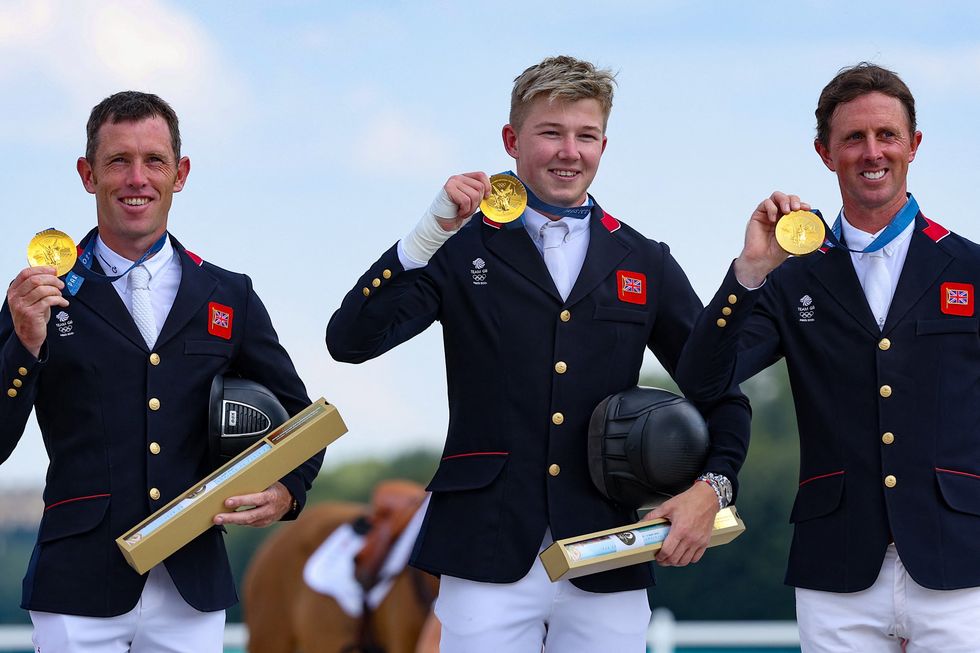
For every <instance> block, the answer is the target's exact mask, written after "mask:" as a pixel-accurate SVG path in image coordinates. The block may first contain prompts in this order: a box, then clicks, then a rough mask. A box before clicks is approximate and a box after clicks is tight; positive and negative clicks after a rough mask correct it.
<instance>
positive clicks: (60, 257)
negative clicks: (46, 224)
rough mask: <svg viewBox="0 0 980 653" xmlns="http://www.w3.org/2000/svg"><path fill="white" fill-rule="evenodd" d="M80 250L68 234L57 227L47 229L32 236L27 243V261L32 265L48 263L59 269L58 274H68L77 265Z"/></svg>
mask: <svg viewBox="0 0 980 653" xmlns="http://www.w3.org/2000/svg"><path fill="white" fill-rule="evenodd" d="M76 258H78V250H77V249H76V248H75V242H74V241H73V240H72V239H71V236H69V235H68V234H66V233H64V232H62V231H58V230H57V229H45V230H44V231H40V232H38V233H37V234H35V235H34V237H33V238H31V242H30V243H28V245H27V262H28V263H29V264H30V266H31V267H38V266H43V265H48V266H51V267H53V268H55V269H56V270H57V272H55V275H56V276H59V277H60V276H62V275H64V274H67V273H68V271H69V270H71V268H72V266H73V265H75V259H76Z"/></svg>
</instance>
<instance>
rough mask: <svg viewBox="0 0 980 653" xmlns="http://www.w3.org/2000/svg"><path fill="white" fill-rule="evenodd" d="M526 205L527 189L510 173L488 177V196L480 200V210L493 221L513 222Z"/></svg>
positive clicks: (521, 213)
mask: <svg viewBox="0 0 980 653" xmlns="http://www.w3.org/2000/svg"><path fill="white" fill-rule="evenodd" d="M526 206H527V189H526V188H524V184H522V183H521V180H520V179H518V178H517V177H514V176H512V175H506V174H499V175H494V176H492V177H490V197H486V198H484V199H483V201H481V202H480V210H481V211H483V215H485V216H487V217H488V218H490V219H491V220H493V221H494V222H499V223H501V224H503V223H507V222H513V221H514V220H516V219H517V218H519V217H521V215H523V213H524V208H525V207H526Z"/></svg>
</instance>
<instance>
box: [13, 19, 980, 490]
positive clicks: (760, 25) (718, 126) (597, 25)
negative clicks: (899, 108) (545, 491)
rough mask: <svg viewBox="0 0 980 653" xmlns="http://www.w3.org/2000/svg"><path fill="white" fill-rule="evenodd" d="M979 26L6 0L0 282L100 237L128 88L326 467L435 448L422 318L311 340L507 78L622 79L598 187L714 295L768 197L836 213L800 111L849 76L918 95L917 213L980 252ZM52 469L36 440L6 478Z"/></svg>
mask: <svg viewBox="0 0 980 653" xmlns="http://www.w3.org/2000/svg"><path fill="white" fill-rule="evenodd" d="M978 25H980V5H977V4H975V3H972V2H966V1H951V2H941V3H940V2H936V3H925V2H889V3H884V2H875V1H870V2H862V3H854V2H837V1H827V2H816V1H811V2H785V1H784V2H752V1H746V2H738V3H735V2H722V1H720V0H719V1H717V2H707V1H692V2H665V1H662V2H658V1H652V0H651V1H646V2H640V1H635V2H628V1H624V0H618V1H617V0H612V1H608V2H604V3H596V2H581V1H578V0H571V1H569V2H564V3H560V4H556V3H543V2H523V3H510V4H504V3H463V2H426V1H424V0H423V1H416V2H380V1H379V2H371V1H359V2H312V1H301V0H291V1H290V0H284V1H280V2H275V3H259V2H231V1H227V0H213V1H211V2H192V1H190V0H186V1H167V0H126V1H119V2H109V1H100V0H92V1H91V2H85V3H81V2H72V1H67V0H66V1H64V2H55V1H52V0H0V97H2V98H3V100H2V102H0V151H2V153H3V156H2V157H0V225H2V228H3V232H2V233H3V238H2V239H0V277H5V278H8V279H12V278H13V277H14V275H15V274H16V273H17V271H18V270H20V269H21V268H22V267H23V265H24V264H25V258H26V254H25V247H26V244H27V242H28V240H29V239H30V237H31V236H32V235H33V234H34V232H36V231H38V230H40V229H42V228H45V227H49V226H55V227H58V228H60V229H62V230H65V231H67V232H69V233H71V234H73V235H74V236H75V237H76V238H78V237H81V236H82V235H83V234H84V233H85V232H86V231H88V229H89V228H91V226H92V225H93V224H94V222H95V213H94V207H95V205H94V200H93V199H92V197H91V196H89V195H88V194H87V193H85V191H84V190H83V189H82V187H81V184H80V183H79V180H78V177H77V175H76V173H75V160H76V158H77V157H78V156H79V155H80V154H81V153H82V151H83V149H84V145H85V141H84V124H85V120H86V118H87V116H88V112H89V110H90V109H91V107H92V106H93V105H94V104H95V103H97V102H98V101H99V100H101V99H102V98H103V97H105V96H106V95H108V94H110V93H112V92H115V91H117V90H122V89H125V88H135V89H139V90H147V91H151V92H155V93H158V94H159V95H161V96H163V97H164V98H165V99H167V100H168V101H170V102H171V104H173V106H174V107H175V108H176V110H177V112H178V114H179V115H180V117H181V121H182V136H183V141H184V150H185V152H184V153H185V154H187V155H188V156H190V158H191V163H192V170H191V174H190V178H189V180H188V184H187V187H186V188H185V190H184V191H183V192H182V193H180V194H179V195H177V196H176V197H175V201H174V207H173V209H172V211H171V215H170V227H171V230H172V231H173V233H174V234H175V235H176V236H177V237H178V238H179V239H180V240H181V241H182V242H183V243H184V244H185V245H187V246H188V247H189V248H191V249H192V250H194V251H196V252H198V253H199V254H201V255H202V256H204V257H205V258H207V259H208V260H210V261H212V262H214V263H216V264H218V265H221V266H223V267H226V268H230V269H233V270H240V271H245V272H247V273H249V274H250V276H252V278H253V280H254V282H255V286H256V288H257V290H258V291H259V293H260V295H261V296H262V298H263V300H264V301H265V302H266V304H267V305H268V307H269V309H270V312H271V313H272V316H273V320H274V321H275V323H276V325H277V328H278V330H279V333H280V336H281V339H282V341H283V342H284V344H285V345H286V347H287V349H288V350H289V351H290V353H291V354H292V355H293V357H294V359H295V361H296V364H297V367H298V368H299V370H300V373H301V374H302V376H303V378H304V379H305V381H306V383H307V385H308V387H309V391H310V394H311V395H312V396H313V397H317V396H321V395H322V396H324V397H326V398H327V399H328V400H329V401H331V402H332V403H334V404H336V405H337V406H338V407H339V408H340V410H341V412H342V414H343V415H344V417H345V419H346V420H347V422H348V425H349V426H350V428H351V431H350V433H349V434H348V435H346V436H344V437H343V438H342V439H341V440H340V441H339V442H338V443H337V444H335V445H332V447H331V449H330V451H329V452H328V464H330V463H332V462H339V461H342V460H347V459H350V458H351V457H356V456H359V455H362V454H370V455H374V454H377V455H384V454H388V453H391V452H394V451H397V450H400V449H403V448H406V447H410V446H414V445H419V444H428V445H431V446H439V445H440V444H441V442H442V438H443V434H444V432H445V423H446V417H447V415H446V408H445V380H444V370H443V358H442V351H441V338H440V332H439V327H438V325H435V326H434V327H433V328H430V329H429V331H427V332H426V333H425V334H423V335H422V336H420V337H418V338H416V339H415V340H413V341H411V342H409V343H406V344H405V345H402V346H401V347H400V348H399V349H397V350H395V351H392V352H390V353H388V354H386V355H385V356H384V357H382V358H380V359H378V360H375V361H372V362H369V363H366V364H363V365H360V366H349V365H342V364H339V363H335V362H334V361H332V360H331V359H330V357H329V356H328V354H327V352H326V349H325V347H324V346H323V332H324V328H325V325H326V322H327V320H328V319H329V316H330V315H331V313H332V312H333V310H334V309H335V308H336V306H337V305H338V304H339V302H340V300H341V298H342V296H343V294H344V293H345V292H346V291H347V289H348V288H349V287H350V286H351V285H352V284H353V283H354V281H355V280H356V278H357V277H358V276H359V274H360V273H361V272H362V271H363V269H365V268H366V267H367V265H368V264H369V263H370V262H372V261H373V260H374V259H375V258H376V257H377V256H378V255H379V254H380V253H381V252H382V251H383V250H384V249H386V248H387V247H388V246H390V245H391V244H392V243H394V242H395V241H396V240H397V239H398V238H400V237H401V236H402V235H403V234H404V233H405V232H406V231H407V230H408V229H409V228H411V227H412V226H413V225H414V224H415V222H416V221H417V219H418V217H419V215H421V212H422V211H423V210H424V209H425V208H426V207H427V206H428V205H429V203H430V201H431V199H432V197H433V196H434V195H435V193H436V192H437V191H438V189H439V187H440V186H441V185H442V183H443V182H444V181H445V179H446V178H447V177H448V176H450V175H451V174H453V173H456V172H462V171H469V170H486V171H488V172H496V171H499V170H504V169H507V168H510V167H512V162H511V160H510V159H509V158H508V157H507V156H506V155H505V153H504V151H503V148H502V147H501V142H500V128H501V126H502V125H503V124H504V123H505V122H506V117H507V112H508V103H509V93H510V87H511V83H512V80H513V78H514V77H515V76H516V75H517V74H518V73H520V72H521V71H522V70H523V69H524V68H526V67H527V66H529V65H531V64H533V63H536V62H537V61H539V60H540V59H542V58H543V57H545V56H548V55H552V54H557V53H567V54H572V55H575V56H578V57H581V58H585V59H589V60H591V61H594V62H596V63H598V64H600V65H603V66H606V67H610V68H613V69H614V70H616V71H618V73H619V75H618V81H619V87H618V91H617V95H616V99H615V104H614V107H613V111H612V116H611V118H610V122H609V131H608V136H609V146H608V148H607V150H606V153H605V155H604V157H603V162H602V166H601V168H600V171H599V175H598V177H597V179H596V183H595V184H594V185H593V188H592V191H593V194H594V195H595V196H596V198H597V199H598V200H599V202H600V203H601V204H602V206H603V207H604V208H605V209H606V210H607V211H609V212H610V213H612V214H613V215H615V216H616V217H618V218H620V219H622V220H624V221H626V222H628V223H630V224H631V225H633V226H635V227H637V228H638V229H640V230H641V231H643V232H644V233H645V234H646V235H648V236H650V237H652V238H656V239H658V240H663V241H665V242H667V243H669V244H670V246H671V249H672V251H673V252H674V255H675V256H676V257H677V259H678V260H679V261H680V263H681V264H682V265H683V266H684V268H685V269H686V270H687V272H688V274H689V276H690V277H691V280H692V283H693V284H694V286H695V289H696V290H697V291H698V293H699V294H700V295H701V297H702V298H707V297H709V296H710V294H711V293H712V291H713V289H714V287H715V286H716V284H717V283H718V282H719V281H720V280H721V277H722V275H723V272H724V270H725V269H726V267H727V265H728V263H729V261H730V260H731V259H732V258H733V257H734V256H735V255H736V254H737V253H738V250H739V248H740V245H741V239H742V233H743V230H744V224H745V221H746V219H747V218H748V215H749V213H750V212H751V210H752V208H753V207H754V206H755V205H756V204H757V203H758V201H759V200H760V199H761V198H762V197H764V196H765V195H767V194H768V193H769V192H770V191H771V190H773V189H775V188H779V189H784V190H790V191H793V192H796V193H799V194H800V195H801V196H803V197H804V198H805V199H807V200H809V201H810V202H811V203H812V204H813V205H814V206H817V207H819V208H822V209H823V210H824V212H825V213H834V212H836V211H837V209H838V207H839V195H838V191H837V186H836V181H835V178H834V177H833V175H832V174H831V173H829V172H828V171H827V170H826V169H825V168H823V166H822V164H821V163H820V161H819V159H818V158H817V156H816V154H815V153H814V151H813V147H812V139H813V132H814V119H813V108H814V105H815V102H816V98H817V96H818V94H819V92H820V89H821V88H822V87H823V85H824V84H825V83H826V82H827V81H829V79H830V78H831V77H832V76H833V75H834V73H835V72H836V71H837V70H838V69H839V68H841V67H842V66H845V65H849V64H852V63H855V62H857V61H860V60H870V61H874V62H876V63H880V64H882V65H885V66H888V67H891V68H893V69H894V70H896V71H898V72H899V73H900V74H901V75H902V76H903V78H904V79H905V81H906V82H907V83H908V84H909V86H910V87H911V89H912V91H913V93H914V94H915V96H916V99H917V103H918V119H919V128H920V129H921V130H922V131H923V133H924V138H923V142H922V146H921V148H920V150H919V155H918V157H917V159H916V161H915V162H914V163H913V164H912V168H911V174H910V189H911V190H912V191H913V192H914V193H915V194H916V197H917V198H918V200H919V204H920V205H921V206H922V208H923V210H924V212H925V213H926V214H927V215H929V216H930V217H931V218H933V219H935V220H937V221H939V222H941V223H942V224H944V225H945V226H947V227H949V228H951V229H953V230H954V231H957V232H959V233H962V234H964V235H965V236H967V237H969V238H971V239H973V240H980V226H978V223H977V220H976V219H975V218H974V216H973V215H972V211H973V206H972V204H973V191H974V189H975V188H976V187H977V186H978V183H980V147H978V146H980V135H978V133H977V130H976V129H975V128H974V127H972V126H971V125H972V124H973V120H974V118H971V116H975V115H976V113H977V109H976V107H977V105H978V101H980V31H978V30H977V26H978ZM513 328H515V329H518V328H520V325H513ZM650 365H651V369H653V368H654V367H655V363H654V361H653V359H652V357H651V361H650ZM479 376H480V372H479V370H474V371H473V377H474V384H477V383H478V382H479ZM44 469H45V456H44V452H43V448H42V446H41V443H40V436H39V434H38V432H37V430H36V427H34V426H33V425H32V426H31V427H30V428H29V429H28V431H27V432H26V433H25V436H24V439H23V441H22V442H21V444H20V445H19V447H18V449H17V451H16V452H15V453H14V455H13V457H12V458H11V459H10V460H8V461H7V462H6V463H5V464H4V465H3V466H2V467H0V486H2V485H8V486H9V485H14V484H24V483H35V482H40V481H41V480H43V475H44Z"/></svg>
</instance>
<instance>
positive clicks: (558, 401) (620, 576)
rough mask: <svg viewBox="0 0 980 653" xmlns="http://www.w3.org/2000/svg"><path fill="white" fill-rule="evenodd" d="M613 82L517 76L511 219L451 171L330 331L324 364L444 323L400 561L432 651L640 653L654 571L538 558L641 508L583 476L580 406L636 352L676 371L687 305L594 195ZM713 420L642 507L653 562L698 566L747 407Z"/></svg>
mask: <svg viewBox="0 0 980 653" xmlns="http://www.w3.org/2000/svg"><path fill="white" fill-rule="evenodd" d="M612 92H613V75H612V74H611V73H610V72H609V71H607V70H602V69H597V68H596V67H594V66H593V65H592V64H590V63H588V62H584V61H579V60H577V59H573V58H572V57H551V58H548V59H545V60H544V61H542V62H541V63H539V64H537V65H535V66H531V67H530V68H528V69H527V70H526V71H524V73H523V74H521V75H520V76H519V77H518V78H517V79H516V80H515V84H514V91H513V94H512V108H511V121H510V123H509V124H507V125H505V126H504V128H503V134H502V136H503V141H504V148H505V150H506V151H507V153H508V154H509V155H510V156H511V157H513V158H514V159H515V160H516V162H517V177H519V178H520V180H521V181H523V182H524V185H525V186H526V187H527V193H528V207H527V209H526V210H525V211H524V213H523V215H522V216H520V217H519V218H518V216H517V215H514V216H513V217H515V218H517V219H515V220H513V221H511V222H506V223H504V222H502V221H495V220H493V219H491V217H490V216H487V215H482V214H480V213H476V218H475V219H472V220H471V217H472V216H473V214H474V212H476V211H477V209H478V207H479V205H480V202H481V200H482V199H483V198H484V197H487V196H488V195H489V194H490V183H489V179H488V177H487V175H486V174H484V173H482V172H473V173H467V174H462V175H454V176H452V177H450V178H449V180H448V181H447V182H446V184H445V186H444V187H443V189H442V191H441V192H440V193H439V195H438V196H437V197H436V199H435V201H434V202H433V204H432V206H431V207H430V208H429V210H428V211H426V213H425V214H424V215H423V217H422V219H421V221H420V222H419V224H418V225H417V226H416V227H415V229H413V230H412V231H411V232H409V234H408V235H407V236H406V237H405V238H403V239H402V240H400V241H399V242H398V244H397V245H396V246H394V247H392V248H391V249H389V250H388V251H387V252H386V253H385V254H383V255H382V257H381V258H380V259H379V260H378V261H377V262H376V263H375V264H373V265H372V266H371V267H370V269H368V271H367V272H366V273H365V274H364V275H363V276H362V277H361V279H360V280H358V282H357V284H356V286H355V287H354V288H353V289H352V290H351V291H350V293H348V295H347V296H346V297H345V298H344V301H343V304H342V305H341V307H340V308H339V309H338V310H337V312H336V313H335V314H334V316H333V317H332V318H331V320H330V324H329V326H328V327H327V345H328V347H329V348H330V353H331V354H332V355H333V356H334V358H336V359H338V360H343V361H347V362H357V363H359V362H363V361H366V360H368V359H371V358H373V357H375V356H379V355H381V354H382V353H384V352H385V351H387V350H389V349H391V348H392V347H395V346H396V345H398V344H400V343H402V342H404V341H406V340H408V339H410V338H412V337H413V336H415V335H417V334H418V333H421V332H422V331H423V330H424V329H426V328H427V327H428V326H429V325H431V324H432V322H433V321H435V320H439V321H440V322H441V324H442V327H443V334H444V342H445V352H446V370H447V375H448V385H449V432H448V437H447V440H446V446H445V450H444V455H443V458H442V461H441V462H440V465H439V468H438V470H437V471H436V473H435V476H434V478H433V479H432V482H431V483H430V484H429V490H431V491H432V497H431V501H430V504H429V508H428V511H427V514H426V517H425V522H424V523H423V525H422V529H421V533H420V535H419V538H418V540H417V543H416V547H415V551H414V554H413V559H412V564H414V565H415V566H417V567H419V568H421V569H424V570H426V571H429V572H431V573H433V574H440V575H441V579H442V580H441V585H440V589H439V598H438V600H437V602H436V608H435V609H436V614H437V616H438V617H439V619H440V621H441V622H442V625H443V629H442V642H441V650H442V651H443V652H444V653H453V652H461V651H465V652H466V653H481V652H486V653H500V652H501V651H508V652H511V651H513V652H515V653H521V652H526V653H540V652H541V650H542V646H544V650H546V651H554V652H561V651H637V652H639V651H644V650H645V648H646V647H645V639H646V631H647V628H648V625H649V618H650V610H649V606H648V602H647V596H646V592H645V588H647V587H648V586H649V585H651V584H652V583H653V574H652V568H651V565H636V566H631V567H624V568H621V569H616V570H612V571H607V572H603V573H598V574H595V575H592V576H587V577H583V578H578V579H575V580H573V581H567V580H561V581H559V582H557V583H551V582H550V581H549V580H548V576H547V575H546V573H545V570H544V568H543V566H542V564H541V562H540V560H538V558H537V555H538V553H539V552H540V551H541V550H542V549H543V548H544V547H545V546H547V545H548V544H550V543H551V541H552V540H553V539H554V540H558V539H562V538H566V537H571V536H573V535H583V534H585V533H589V532H593V531H598V530H603V529H608V528H613V527H616V526H622V525H625V524H629V523H631V522H634V521H636V513H635V511H634V510H633V509H631V508H629V507H625V506H621V505H617V504H615V503H613V502H612V501H609V500H608V499H606V498H604V497H603V496H602V495H601V494H600V493H599V492H598V490H597V489H596V487H595V486H594V485H593V483H592V481H591V479H590V475H589V469H588V461H587V433H588V424H589V418H590V416H591V414H592V411H593V409H594V408H595V407H596V406H597V404H599V402H601V401H602V400H603V399H604V398H606V397H607V396H609V395H611V394H613V393H616V392H620V391H623V390H626V389H627V388H630V387H633V386H635V385H636V383H637V381H638V378H639V373H640V365H641V363H642V361H643V354H644V350H645V349H646V348H649V349H651V350H652V351H653V352H654V353H655V354H656V355H657V357H658V358H659V359H660V361H661V362H662V363H663V364H664V366H665V367H666V368H667V370H673V368H674V364H675V362H676V359H677V356H678V355H679V354H680V350H681V347H682V346H683V344H684V341H685V339H686V338H687V334H688V332H689V330H690V327H691V325H692V323H693V320H694V319H695V318H696V317H697V315H698V313H699V311H700V307H701V303H700V301H699V300H698V298H697V295H695V293H694V291H693V290H692V288H691V286H690V284H689V283H688V280H687V278H686V277H685V276H684V273H683V271H682V270H681V268H680V266H679V265H678V264H677V262H676V261H674V259H673V258H672V257H671V256H670V252H669V250H668V248H667V246H666V245H664V244H662V243H658V242H656V241H652V240H648V239H646V238H644V237H643V236H642V235H641V234H639V233H638V232H637V231H635V230H633V229H632V228H630V227H629V226H627V225H626V224H625V223H623V222H620V221H619V220H617V219H615V218H613V217H612V216H611V215H609V214H608V213H606V212H605V211H603V210H602V209H601V208H599V206H598V204H596V202H595V200H594V199H592V198H591V197H590V196H589V195H588V192H587V191H588V188H589V186H590V184H591V183H592V180H593V178H594V177H595V174H596V172H597V170H598V167H599V160H600V158H601V156H602V153H603V150H604V149H605V145H606V135H605V129H606V120H607V118H608V116H609V110H610V108H611V106H612V94H613V93H612ZM549 232H552V233H549ZM553 233H554V234H556V236H553V235H552V234H553ZM708 416H709V423H710V430H711V435H712V447H711V451H710V453H709V457H708V460H707V462H706V463H705V466H704V471H705V473H706V474H710V475H711V476H706V477H705V479H704V480H705V482H695V483H694V484H693V486H692V487H691V488H690V489H688V490H686V491H685V492H683V493H681V494H680V495H678V496H676V497H674V498H673V499H670V500H669V501H667V502H666V503H664V504H663V505H661V506H660V507H659V508H658V509H657V510H656V511H654V512H653V513H651V517H660V516H664V517H669V518H670V519H671V521H672V524H673V526H672V529H671V533H670V536H669V537H668V539H667V541H666V542H665V544H664V548H663V549H662V550H661V552H660V555H659V557H658V559H659V561H660V562H661V563H662V564H666V565H678V566H680V565H686V564H688V563H690V562H697V560H699V559H700V558H701V556H702V554H703V553H704V549H705V547H706V545H707V543H708V539H709V535H710V531H711V526H712V524H713V521H714V516H715V514H716V513H717V511H718V509H719V505H720V504H721V503H724V502H726V501H728V500H730V499H731V496H730V495H729V494H728V493H729V492H730V491H731V489H732V485H733V483H734V481H735V475H736V473H737V472H738V469H739V467H740V466H741V463H742V460H743V457H744V447H745V438H746V437H747V431H748V422H749V414H748V406H747V402H746V401H745V398H744V397H743V396H741V395H737V394H734V393H733V394H732V395H730V396H728V397H726V398H725V400H724V401H721V402H719V403H718V404H717V405H716V406H715V407H713V408H712V409H711V410H710V411H709V412H708Z"/></svg>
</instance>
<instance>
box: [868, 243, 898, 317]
mask: <svg viewBox="0 0 980 653" xmlns="http://www.w3.org/2000/svg"><path fill="white" fill-rule="evenodd" d="M866 256H867V262H868V269H867V272H866V273H865V276H864V294H865V296H867V298H868V306H870V307H871V313H872V315H874V317H875V321H876V322H877V323H878V328H879V329H881V328H884V326H885V317H887V315H888V305H889V304H891V300H892V275H891V273H890V272H889V271H888V266H887V265H885V252H884V250H881V249H879V250H878V251H877V252H869V253H868V254H866Z"/></svg>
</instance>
